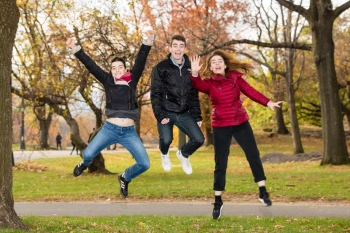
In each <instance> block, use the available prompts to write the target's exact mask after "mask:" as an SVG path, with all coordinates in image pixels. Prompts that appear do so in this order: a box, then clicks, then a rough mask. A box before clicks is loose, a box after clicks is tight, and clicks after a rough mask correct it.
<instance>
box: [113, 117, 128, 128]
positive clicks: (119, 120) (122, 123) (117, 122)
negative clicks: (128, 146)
mask: <svg viewBox="0 0 350 233" xmlns="http://www.w3.org/2000/svg"><path fill="white" fill-rule="evenodd" d="M107 121H109V122H110V123H112V124H115V125H118V126H123V127H127V126H133V125H134V120H133V119H130V118H119V117H114V118H108V119H107Z"/></svg>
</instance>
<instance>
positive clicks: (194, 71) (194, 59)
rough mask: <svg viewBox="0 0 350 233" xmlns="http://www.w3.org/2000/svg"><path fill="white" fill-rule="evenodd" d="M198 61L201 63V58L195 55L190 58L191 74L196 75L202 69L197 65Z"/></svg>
mask: <svg viewBox="0 0 350 233" xmlns="http://www.w3.org/2000/svg"><path fill="white" fill-rule="evenodd" d="M200 61H201V57H200V56H198V55H195V56H193V57H191V70H192V74H195V75H197V74H198V72H199V70H200V69H201V68H202V65H201V64H199V62H200Z"/></svg>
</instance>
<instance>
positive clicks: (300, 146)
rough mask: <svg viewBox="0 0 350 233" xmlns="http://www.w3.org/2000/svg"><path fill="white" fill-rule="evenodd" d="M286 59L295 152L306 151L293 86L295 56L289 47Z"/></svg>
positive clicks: (287, 86)
mask: <svg viewBox="0 0 350 233" xmlns="http://www.w3.org/2000/svg"><path fill="white" fill-rule="evenodd" d="M287 54H288V55H287V59H286V90H287V99H288V108H289V117H290V124H291V131H292V138H293V150H294V154H299V153H304V148H303V144H302V142H301V135H300V128H299V123H298V118H297V112H296V107H295V90H294V86H293V57H294V51H293V50H292V49H287Z"/></svg>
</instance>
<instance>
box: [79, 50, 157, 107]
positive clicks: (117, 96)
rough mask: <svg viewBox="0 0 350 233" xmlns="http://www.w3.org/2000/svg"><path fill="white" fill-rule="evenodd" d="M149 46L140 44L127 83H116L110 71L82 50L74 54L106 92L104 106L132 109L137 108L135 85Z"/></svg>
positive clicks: (144, 62)
mask: <svg viewBox="0 0 350 233" xmlns="http://www.w3.org/2000/svg"><path fill="white" fill-rule="evenodd" d="M150 50H151V46H148V45H144V44H142V45H141V48H140V50H139V52H138V54H137V56H136V59H135V63H134V66H133V68H132V70H131V77H132V79H131V81H130V82H129V85H118V84H115V83H114V78H113V76H112V74H111V73H110V72H106V71H104V70H102V69H101V68H100V67H99V66H98V65H97V64H96V63H95V62H94V61H93V60H92V59H91V58H90V57H89V56H88V55H87V54H86V53H85V52H84V51H83V49H80V50H79V51H78V52H76V53H75V54H74V55H75V56H76V57H77V58H78V59H79V60H80V61H81V62H82V63H83V64H84V65H85V67H86V68H87V69H88V70H89V71H90V73H91V74H92V75H93V76H95V78H96V79H97V80H98V81H100V82H101V83H102V85H103V87H104V89H105V92H106V108H109V109H114V110H132V109H136V108H138V106H137V102H136V95H135V92H136V87H137V83H138V81H139V80H140V78H141V75H142V72H143V70H144V68H145V65H146V59H147V56H148V53H149V51H150Z"/></svg>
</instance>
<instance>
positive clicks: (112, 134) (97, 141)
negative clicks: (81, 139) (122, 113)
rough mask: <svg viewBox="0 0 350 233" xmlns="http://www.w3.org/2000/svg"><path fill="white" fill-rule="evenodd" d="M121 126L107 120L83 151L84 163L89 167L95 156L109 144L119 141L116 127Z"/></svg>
mask: <svg viewBox="0 0 350 233" xmlns="http://www.w3.org/2000/svg"><path fill="white" fill-rule="evenodd" d="M117 127H119V126H117V125H114V124H112V123H110V122H108V121H106V122H105V124H104V125H103V127H102V129H101V130H100V131H99V132H98V134H97V135H96V136H95V137H94V138H93V139H92V141H91V142H90V143H89V145H88V146H87V147H86V149H85V150H84V151H83V163H84V165H85V166H86V167H88V166H89V165H90V164H91V163H92V160H93V159H94V158H95V156H96V155H97V154H98V153H100V152H101V151H102V150H103V149H104V148H106V147H107V146H109V145H111V144H113V143H116V142H117V141H118V135H117V133H116V132H117V130H116V128H117Z"/></svg>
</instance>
